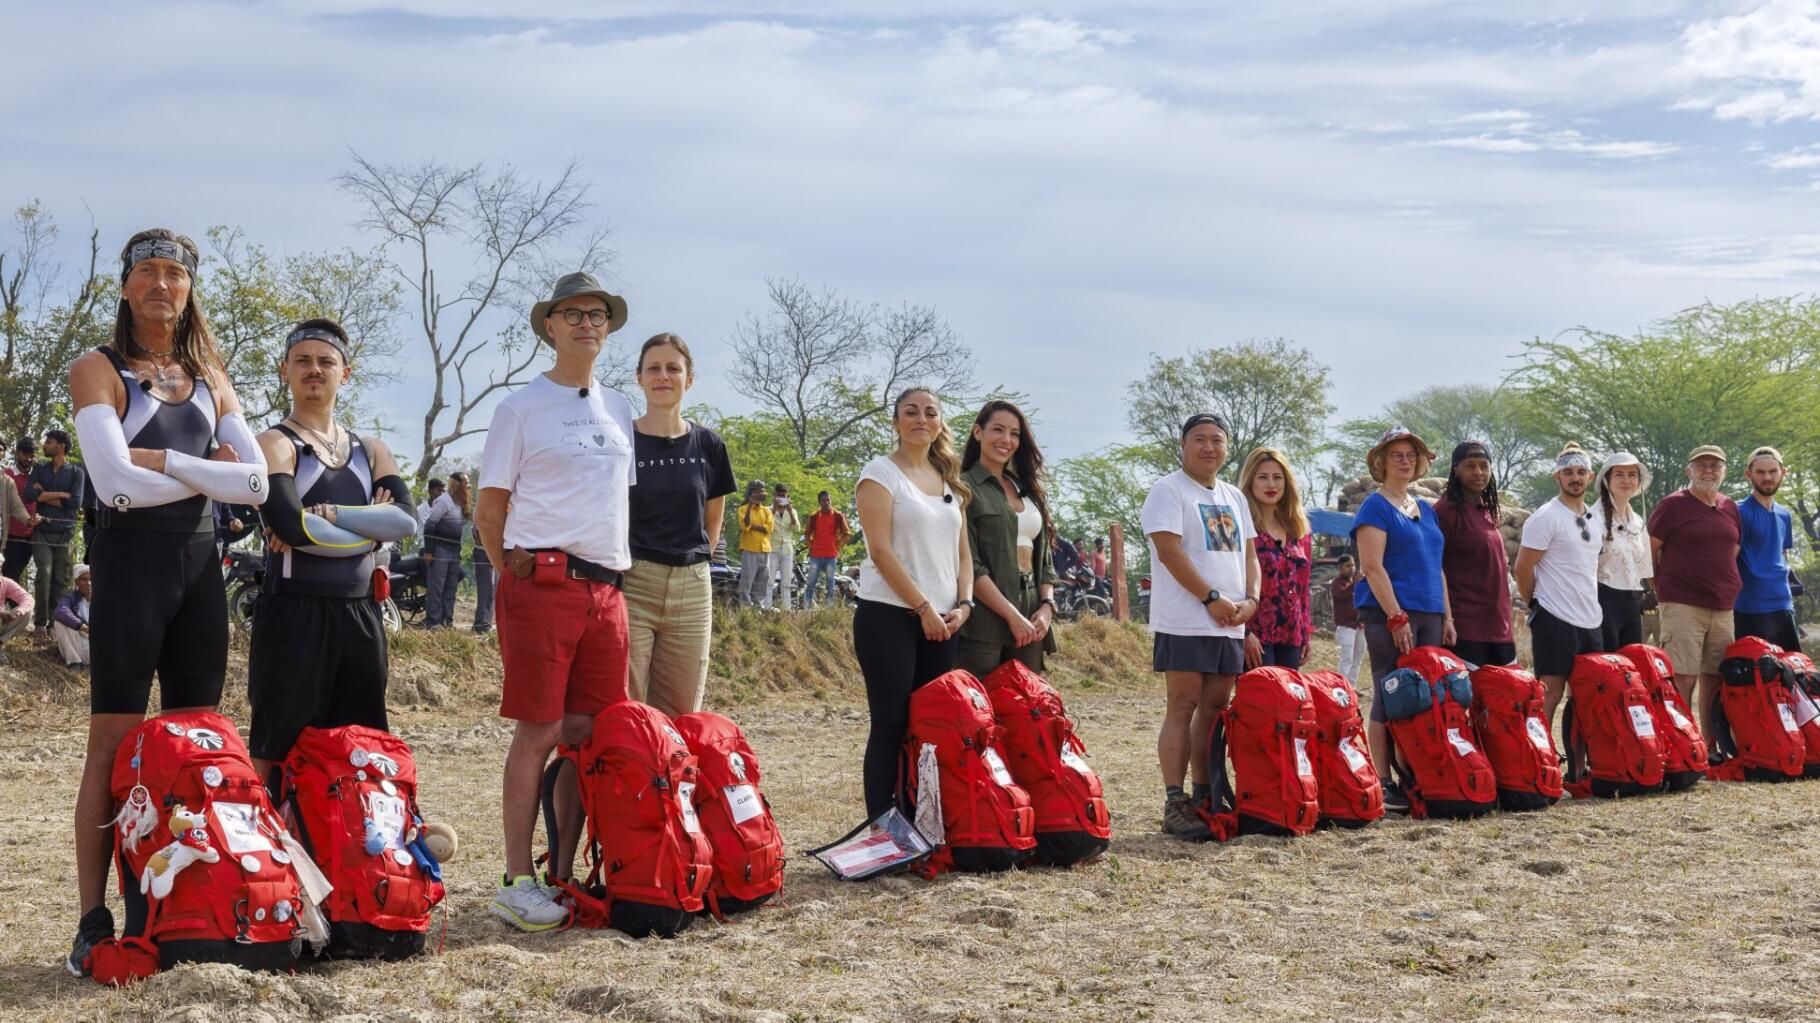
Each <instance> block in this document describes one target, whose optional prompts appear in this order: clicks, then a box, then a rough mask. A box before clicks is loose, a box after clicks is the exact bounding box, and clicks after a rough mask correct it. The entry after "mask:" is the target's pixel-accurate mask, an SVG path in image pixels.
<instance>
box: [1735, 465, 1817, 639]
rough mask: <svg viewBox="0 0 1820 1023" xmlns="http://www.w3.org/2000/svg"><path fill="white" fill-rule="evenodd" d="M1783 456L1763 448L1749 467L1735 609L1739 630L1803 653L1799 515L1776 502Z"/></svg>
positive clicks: (1741, 510) (1740, 510) (1740, 508)
mask: <svg viewBox="0 0 1820 1023" xmlns="http://www.w3.org/2000/svg"><path fill="white" fill-rule="evenodd" d="M1782 472H1783V470H1782V453H1781V452H1779V451H1777V450H1776V449H1775V448H1769V447H1763V448H1758V449H1757V450H1755V451H1753V452H1751V453H1750V461H1748V462H1746V463H1745V465H1744V475H1745V478H1746V479H1748V480H1750V489H1751V499H1750V500H1748V501H1746V502H1744V503H1743V504H1741V505H1739V506H1738V525H1739V541H1738V576H1739V581H1740V582H1741V583H1742V584H1743V588H1742V589H1740V590H1739V591H1738V603H1737V606H1736V607H1734V608H1733V609H1732V623H1733V625H1734V626H1736V628H1735V629H1734V631H1735V632H1736V633H1737V634H1738V635H1740V636H1756V637H1757V638H1759V639H1766V640H1769V641H1770V642H1771V643H1774V644H1776V645H1777V646H1779V647H1781V648H1782V649H1784V650H1799V649H1801V628H1800V626H1799V625H1797V624H1796V623H1795V595H1794V592H1793V591H1792V589H1791V588H1790V587H1789V574H1788V560H1789V555H1791V554H1793V553H1794V548H1795V522H1794V516H1793V515H1791V514H1789V510H1788V509H1787V508H1784V507H1782V506H1781V505H1779V504H1777V503H1776V491H1777V490H1779V489H1781V487H1782Z"/></svg>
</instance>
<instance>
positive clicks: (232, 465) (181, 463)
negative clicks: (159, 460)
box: [164, 412, 266, 506]
mask: <svg viewBox="0 0 1820 1023" xmlns="http://www.w3.org/2000/svg"><path fill="white" fill-rule="evenodd" d="M215 437H216V439H218V440H220V441H221V442H222V443H223V444H229V445H232V446H233V448H234V453H235V454H236V455H238V456H240V460H239V461H237V462H219V461H216V460H215V459H212V458H197V457H195V456H194V455H186V454H184V453H183V452H181V451H166V452H165V454H164V471H165V472H167V473H169V474H170V475H172V476H175V477H177V478H178V479H180V480H182V481H183V482H185V483H188V484H189V485H190V486H192V487H195V488H196V490H197V491H198V492H200V493H203V494H207V495H208V496H210V497H212V498H214V499H215V500H217V501H226V502H228V503H229V504H250V505H255V506H257V505H261V504H264V503H265V494H266V478H265V454H264V453H263V452H261V451H260V450H259V442H258V441H257V440H255V439H254V438H253V431H251V430H249V429H247V425H246V420H244V419H242V418H241V417H240V413H238V412H230V413H228V414H227V415H225V416H222V417H221V422H220V423H219V424H218V425H217V426H216V427H215Z"/></svg>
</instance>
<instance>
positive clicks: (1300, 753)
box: [1295, 738, 1314, 778]
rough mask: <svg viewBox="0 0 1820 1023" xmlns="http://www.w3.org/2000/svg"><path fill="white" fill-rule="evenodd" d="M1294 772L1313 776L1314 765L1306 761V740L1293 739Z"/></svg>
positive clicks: (1303, 775) (1305, 776)
mask: <svg viewBox="0 0 1820 1023" xmlns="http://www.w3.org/2000/svg"><path fill="white" fill-rule="evenodd" d="M1295 773H1297V774H1299V775H1301V776H1302V777H1304V778H1312V777H1314V765H1313V764H1311V763H1309V761H1308V740H1307V739H1301V738H1298V739H1296V741H1295Z"/></svg>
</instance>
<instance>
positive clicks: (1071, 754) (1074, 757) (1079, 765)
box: [1062, 742, 1093, 778]
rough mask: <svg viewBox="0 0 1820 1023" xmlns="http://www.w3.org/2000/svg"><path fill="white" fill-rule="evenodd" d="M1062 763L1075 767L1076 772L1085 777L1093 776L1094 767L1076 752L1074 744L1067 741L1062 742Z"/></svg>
mask: <svg viewBox="0 0 1820 1023" xmlns="http://www.w3.org/2000/svg"><path fill="white" fill-rule="evenodd" d="M1062 763H1063V764H1064V765H1066V766H1068V767H1071V768H1073V769H1074V771H1075V773H1077V774H1079V775H1081V776H1083V777H1086V778H1091V777H1093V768H1091V767H1088V766H1087V761H1086V759H1084V758H1083V757H1082V756H1081V755H1080V754H1079V753H1076V752H1075V751H1074V747H1073V746H1071V745H1069V744H1068V743H1065V742H1064V743H1062Z"/></svg>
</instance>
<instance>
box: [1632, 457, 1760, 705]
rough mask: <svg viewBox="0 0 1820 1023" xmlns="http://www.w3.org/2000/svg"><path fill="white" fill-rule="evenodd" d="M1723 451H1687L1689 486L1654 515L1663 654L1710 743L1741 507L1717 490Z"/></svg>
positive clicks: (1736, 582) (1737, 583)
mask: <svg viewBox="0 0 1820 1023" xmlns="http://www.w3.org/2000/svg"><path fill="white" fill-rule="evenodd" d="M1723 482H1725V449H1723V448H1721V447H1719V446H1717V445H1715V444H1702V445H1700V446H1699V447H1697V448H1695V449H1693V450H1692V451H1690V452H1688V455H1687V486H1686V487H1685V488H1684V489H1681V490H1677V491H1675V492H1674V493H1672V494H1670V495H1668V496H1667V497H1665V498H1663V499H1662V500H1661V501H1660V502H1658V503H1657V505H1656V508H1655V510H1654V511H1652V512H1650V515H1649V546H1650V550H1651V551H1653V552H1654V554H1655V558H1656V595H1657V597H1658V598H1660V600H1661V602H1662V605H1661V606H1662V648H1663V649H1664V650H1665V651H1667V653H1668V658H1669V660H1671V661H1673V662H1674V664H1675V688H1676V689H1679V690H1680V691H1681V697H1682V698H1683V699H1685V700H1687V701H1688V702H1689V703H1691V704H1693V705H1694V706H1695V707H1697V708H1698V710H1699V714H1700V731H1701V732H1702V733H1703V734H1705V735H1706V736H1708V737H1710V736H1711V735H1712V734H1713V733H1712V725H1713V705H1714V704H1715V703H1716V702H1718V698H1719V661H1720V660H1722V659H1723V658H1724V657H1725V648H1726V647H1727V646H1729V645H1731V641H1732V606H1733V605H1734V604H1735V603H1736V602H1737V600H1738V590H1739V589H1740V588H1741V586H1742V585H1743V584H1742V582H1741V580H1740V579H1739V578H1738V544H1739V539H1740V536H1739V534H1740V526H1739V521H1738V506H1737V505H1735V504H1733V503H1732V500H1731V498H1729V497H1726V496H1725V495H1724V494H1722V493H1720V492H1719V485H1720V484H1721V483H1723Z"/></svg>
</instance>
